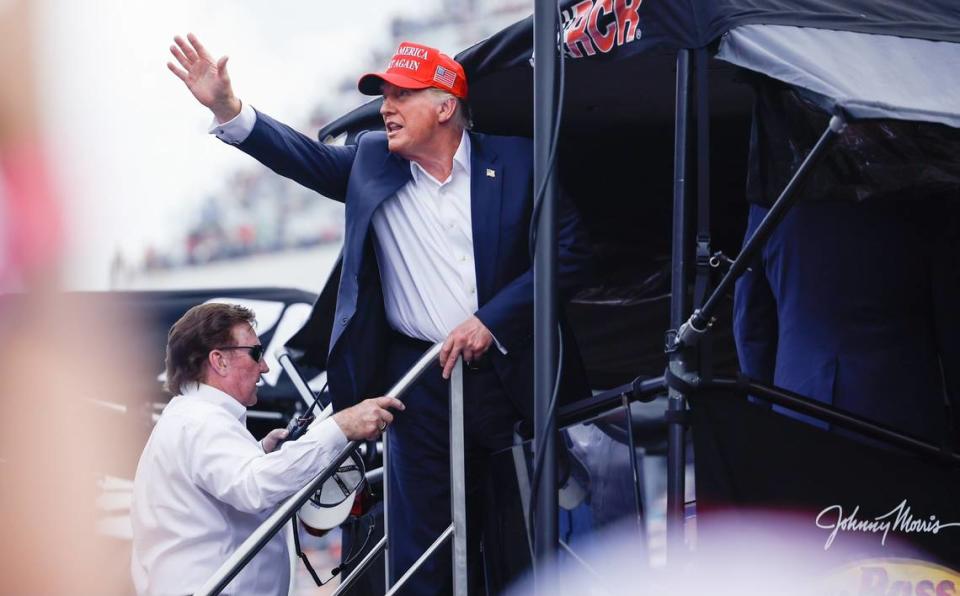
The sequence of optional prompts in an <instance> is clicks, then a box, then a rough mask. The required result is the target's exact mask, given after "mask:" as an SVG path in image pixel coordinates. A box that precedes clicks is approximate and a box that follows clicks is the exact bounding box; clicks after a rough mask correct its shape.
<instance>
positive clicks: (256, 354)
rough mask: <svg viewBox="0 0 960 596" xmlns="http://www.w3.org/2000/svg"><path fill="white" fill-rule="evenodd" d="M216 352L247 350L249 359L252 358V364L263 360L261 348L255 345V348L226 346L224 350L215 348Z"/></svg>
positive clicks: (259, 345)
mask: <svg viewBox="0 0 960 596" xmlns="http://www.w3.org/2000/svg"><path fill="white" fill-rule="evenodd" d="M216 349H217V350H247V353H248V354H250V357H251V358H253V361H254V362H260V359H261V358H263V346H262V345H261V344H257V345H255V346H228V347H226V348H216Z"/></svg>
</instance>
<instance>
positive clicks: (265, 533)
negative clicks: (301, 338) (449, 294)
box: [196, 343, 461, 596]
mask: <svg viewBox="0 0 960 596" xmlns="http://www.w3.org/2000/svg"><path fill="white" fill-rule="evenodd" d="M441 345H442V344H440V343H437V344H435V345H434V346H433V347H431V348H430V349H429V350H427V351H426V352H425V353H424V355H423V356H421V357H420V359H419V360H417V362H416V364H414V365H413V366H412V367H411V368H410V370H409V371H407V374H405V375H404V376H403V377H402V378H401V379H400V380H399V381H397V383H396V384H394V386H393V387H391V388H390V390H389V391H387V395H389V396H392V397H396V398H399V397H400V396H402V395H403V394H404V393H406V392H407V391H408V390H409V389H410V387H411V386H412V385H413V383H414V382H416V381H417V379H419V378H420V376H421V375H422V374H423V373H424V372H425V371H426V370H427V368H428V367H429V366H431V365H433V366H436V360H437V356H438V355H439V354H440V348H441ZM457 366H458V368H459V367H460V366H461V365H460V364H459V363H458V365H457ZM359 445H360V442H359V441H350V442H349V443H347V445H346V446H345V447H344V448H343V449H341V450H340V452H339V453H338V454H337V456H336V457H334V459H333V461H332V462H331V463H330V465H329V466H327V468H326V469H324V470H323V472H321V473H320V474H318V475H317V476H316V477H314V479H313V480H311V481H310V482H309V483H308V484H307V485H306V486H304V487H303V488H301V489H300V490H299V491H297V492H296V493H294V494H293V496H291V497H289V498H288V499H287V500H286V501H284V502H283V504H281V505H280V507H278V508H277V510H276V511H274V512H273V513H272V514H271V515H270V517H268V518H267V519H266V520H265V521H264V522H263V523H262V524H260V526H259V527H258V528H257V529H256V530H254V532H253V533H252V534H251V535H250V537H249V538H247V539H246V540H244V541H243V544H241V545H240V548H238V549H237V550H236V551H235V552H234V553H233V554H232V555H231V556H230V557H229V558H228V559H227V560H226V561H224V563H223V564H222V565H221V566H220V568H219V569H217V571H216V572H215V573H214V574H213V576H212V577H211V578H210V579H209V580H208V581H207V583H205V584H204V585H203V586H202V587H201V588H200V589H199V590H198V591H197V592H196V594H202V595H204V596H207V595H211V594H219V593H220V592H222V591H223V589H224V588H226V587H227V585H228V584H229V583H230V581H231V580H233V578H234V577H236V575H237V574H238V573H240V570H242V569H243V568H244V567H245V566H246V565H247V563H249V562H250V561H251V560H252V559H253V557H254V556H256V554H257V553H258V552H260V550H261V549H262V548H263V547H264V546H265V545H266V544H267V542H269V541H270V539H272V538H273V536H274V535H275V534H276V533H277V532H278V531H279V530H280V528H282V527H283V526H284V524H286V523H287V522H289V521H290V519H292V518H293V516H294V515H296V513H297V511H299V510H300V507H302V506H303V504H304V503H306V502H307V500H308V499H309V498H310V496H311V495H312V494H313V493H315V492H316V491H317V490H318V489H319V488H320V486H321V485H322V484H323V483H324V482H325V481H326V480H327V479H329V478H330V476H332V475H333V474H334V472H336V470H337V469H338V468H339V467H340V464H342V463H343V462H344V461H345V460H346V459H347V458H348V457H349V456H350V454H351V453H352V452H353V451H354V450H356V449H357V447H358V446H359ZM385 485H386V484H385ZM388 581H389V580H388Z"/></svg>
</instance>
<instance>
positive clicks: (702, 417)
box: [690, 394, 960, 567]
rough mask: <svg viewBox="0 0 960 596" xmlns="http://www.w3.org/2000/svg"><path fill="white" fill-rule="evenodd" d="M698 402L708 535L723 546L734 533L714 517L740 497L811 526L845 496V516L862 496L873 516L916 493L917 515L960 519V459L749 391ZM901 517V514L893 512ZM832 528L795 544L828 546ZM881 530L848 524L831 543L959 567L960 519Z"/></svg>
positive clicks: (701, 535) (704, 535) (701, 527)
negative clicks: (900, 448)
mask: <svg viewBox="0 0 960 596" xmlns="http://www.w3.org/2000/svg"><path fill="white" fill-rule="evenodd" d="M690 403H691V409H692V412H693V428H694V431H693V438H694V449H695V452H696V493H697V540H698V545H702V546H704V547H706V548H710V547H716V546H722V542H721V543H719V544H718V543H717V541H722V540H723V539H724V537H723V536H720V535H716V534H715V533H713V532H712V530H713V525H712V524H713V521H714V520H715V519H721V520H723V519H725V517H726V516H727V515H729V514H730V512H731V508H734V507H735V508H737V509H742V508H746V509H747V510H751V509H752V510H754V511H758V510H766V511H769V510H776V511H781V512H784V513H792V514H797V515H800V516H801V518H802V519H803V520H804V521H806V522H807V523H808V524H809V527H810V528H811V530H813V529H815V528H816V518H817V515H818V514H819V513H820V512H821V511H823V510H824V509H826V508H829V507H832V506H836V505H839V506H841V507H842V508H843V512H844V517H847V516H850V515H851V514H853V513H854V508H856V507H858V506H859V511H858V512H856V518H857V519H860V520H873V519H874V518H876V517H879V516H882V515H884V514H886V513H888V512H890V511H891V510H893V509H895V508H896V507H897V506H898V505H899V504H900V503H901V502H903V501H906V506H907V507H908V508H909V513H911V514H912V516H913V519H914V520H921V521H924V522H926V521H929V519H930V516H935V517H936V518H937V519H938V520H939V521H940V523H941V524H949V523H954V522H958V521H960V501H958V500H957V498H956V495H957V492H958V490H960V470H957V469H956V468H953V469H951V468H950V467H949V466H944V465H941V464H940V463H939V462H938V461H934V460H929V459H927V460H924V459H920V458H919V457H915V456H910V455H905V454H902V453H899V452H895V451H891V450H889V449H884V448H880V447H876V446H874V445H872V444H865V443H863V442H862V440H857V439H855V438H854V437H855V435H853V434H852V433H851V434H850V435H846V436H845V435H842V434H837V433H833V432H827V431H824V430H821V429H819V428H815V427H813V426H810V425H808V424H805V423H802V422H799V421H797V420H794V419H791V418H787V417H786V416H782V415H780V414H776V413H774V412H771V411H769V410H766V409H764V408H761V407H758V406H755V405H752V404H750V403H748V402H747V401H746V399H745V398H740V397H734V396H731V395H722V394H703V395H700V396H697V397H694V398H693V399H691V402H690ZM800 446H802V448H801V447H800ZM833 511H835V510H833ZM717 513H722V514H723V515H720V516H716V515H715V514H717ZM745 519H746V518H745ZM894 519H896V514H894V515H893V516H892V517H891V518H890V521H893V520H894ZM835 520H836V515H834V514H832V513H829V512H828V514H826V515H825V516H824V517H823V518H822V519H821V525H822V526H829V525H830V523H831V522H832V521H835ZM828 536H829V530H826V529H824V530H819V529H818V530H817V531H815V532H813V533H812V534H803V535H797V536H796V537H795V546H796V547H797V548H798V549H800V550H802V552H805V553H809V554H811V555H812V554H814V553H817V552H820V553H823V552H824V544H825V543H826V540H827V538H828ZM880 539H881V534H878V533H873V534H862V535H859V536H858V535H857V533H856V532H844V531H841V532H838V535H837V537H836V539H835V544H834V545H832V546H831V549H833V552H834V553H839V552H844V555H843V556H845V557H848V559H847V560H849V558H852V559H855V560H856V559H867V558H877V557H896V556H910V555H915V554H917V550H919V551H920V553H923V554H925V555H926V556H925V557H924V558H926V559H927V560H931V561H938V562H940V563H942V564H945V565H947V566H950V567H956V566H957V565H958V564H960V527H948V528H943V529H941V530H940V531H939V532H938V533H933V532H931V531H927V532H919V531H914V532H903V531H898V530H896V529H893V530H891V531H890V533H889V536H888V538H887V541H886V544H885V545H884V544H881V542H880ZM827 554H829V553H827ZM831 562H832V563H834V564H836V563H838V562H841V561H837V560H836V559H834V560H832V561H831Z"/></svg>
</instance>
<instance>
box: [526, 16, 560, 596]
mask: <svg viewBox="0 0 960 596" xmlns="http://www.w3.org/2000/svg"><path fill="white" fill-rule="evenodd" d="M533 12H534V17H533V19H534V24H533V42H534V43H533V47H534V69H533V143H534V145H533V147H534V149H533V158H534V162H533V173H534V176H533V179H534V181H535V182H534V188H535V189H539V188H540V185H541V184H542V183H543V180H544V178H545V177H547V180H546V187H545V192H544V194H543V198H542V203H541V205H540V215H539V218H540V219H539V221H538V222H537V239H536V253H535V255H534V262H533V329H534V361H533V365H534V377H533V379H534V381H533V391H534V409H533V412H534V414H533V415H534V451H535V452H539V451H540V450H543V456H542V460H543V463H542V466H543V468H542V472H541V476H540V482H539V484H538V485H537V490H536V495H537V498H536V503H535V504H534V503H531V506H533V507H535V512H536V514H535V516H534V536H533V545H534V578H535V579H534V581H535V590H536V593H538V594H545V593H547V591H548V590H549V586H550V585H551V584H554V582H553V581H551V580H552V579H553V578H552V577H551V576H553V574H554V573H555V569H556V565H555V564H556V556H557V548H558V547H559V541H558V533H557V514H558V511H557V465H556V449H557V443H556V435H557V425H556V419H555V418H554V417H551V416H550V413H549V409H550V400H551V397H552V396H553V387H554V381H555V378H556V374H557V352H558V346H557V280H556V267H557V232H556V229H557V212H556V203H557V174H556V172H557V170H556V168H551V167H550V163H549V160H550V147H551V145H552V144H553V129H554V118H555V116H556V106H555V105H554V104H555V98H556V89H555V87H556V85H555V82H556V81H555V73H556V67H557V27H556V21H557V17H558V15H557V4H556V0H536V1H535V4H534V11H533ZM554 585H555V584H554Z"/></svg>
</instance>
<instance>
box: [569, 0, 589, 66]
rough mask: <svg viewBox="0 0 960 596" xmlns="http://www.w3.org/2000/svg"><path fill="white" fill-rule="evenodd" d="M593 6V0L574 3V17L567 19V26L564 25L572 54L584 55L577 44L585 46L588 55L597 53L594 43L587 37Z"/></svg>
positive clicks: (576, 55) (580, 56)
mask: <svg viewBox="0 0 960 596" xmlns="http://www.w3.org/2000/svg"><path fill="white" fill-rule="evenodd" d="M591 8H593V0H583V2H579V3H577V4H576V5H574V7H573V18H572V19H570V20H569V21H567V26H566V27H564V37H565V38H566V44H567V49H569V50H570V55H571V56H575V57H577V58H582V57H583V54H582V53H580V49H579V48H578V47H577V44H580V45H581V46H582V47H583V50H584V51H585V52H586V53H587V55H588V56H593V55H594V54H596V52H595V51H594V49H593V44H592V43H590V38H589V37H587V21H588V20H589V17H590V9H591Z"/></svg>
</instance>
